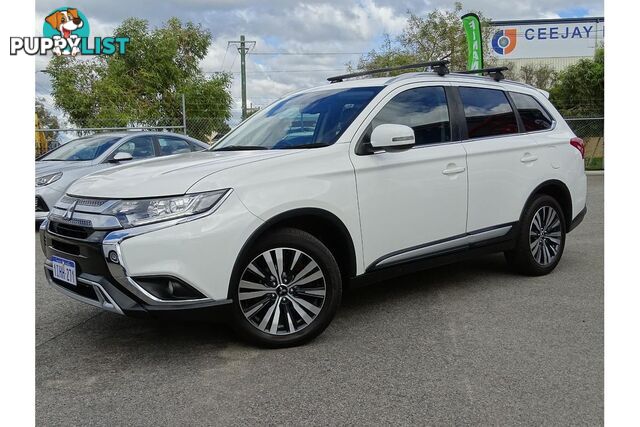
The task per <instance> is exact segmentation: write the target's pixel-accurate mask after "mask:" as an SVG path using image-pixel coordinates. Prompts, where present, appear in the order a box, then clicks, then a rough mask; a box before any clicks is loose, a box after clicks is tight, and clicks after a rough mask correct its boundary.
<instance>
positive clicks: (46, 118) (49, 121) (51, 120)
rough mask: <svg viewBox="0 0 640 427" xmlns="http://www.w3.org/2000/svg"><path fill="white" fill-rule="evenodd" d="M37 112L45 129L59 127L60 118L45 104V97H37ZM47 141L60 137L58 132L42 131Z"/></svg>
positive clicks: (41, 125)
mask: <svg viewBox="0 0 640 427" xmlns="http://www.w3.org/2000/svg"><path fill="white" fill-rule="evenodd" d="M35 107H36V114H37V115H38V120H39V122H40V123H39V126H40V127H41V128H43V129H45V128H46V129H59V128H60V123H59V122H58V118H57V117H56V116H54V115H53V114H52V113H51V111H49V110H48V109H47V107H46V106H45V105H44V98H36V104H35ZM42 133H43V134H44V135H45V137H46V139H47V141H48V142H51V141H55V139H56V138H57V137H58V132H57V131H54V132H42Z"/></svg>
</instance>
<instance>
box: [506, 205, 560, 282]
mask: <svg viewBox="0 0 640 427" xmlns="http://www.w3.org/2000/svg"><path fill="white" fill-rule="evenodd" d="M565 239H566V223H565V218H564V215H563V213H562V209H561V208H560V205H559V204H558V202H557V201H556V200H555V199H554V198H553V197H550V196H547V195H540V196H538V197H536V198H535V199H534V200H533V202H532V203H531V204H530V205H529V207H528V208H527V210H526V211H525V213H524V215H523V218H522V221H521V224H520V231H519V233H518V237H517V244H516V248H515V249H513V250H511V251H509V252H505V256H506V259H507V262H508V263H509V265H510V266H511V267H512V268H513V269H514V270H516V271H517V272H519V273H522V274H526V275H529V276H541V275H544V274H548V273H550V272H551V271H553V269H554V268H556V266H557V265H558V262H560V258H561V257H562V253H563V251H564V244H565Z"/></svg>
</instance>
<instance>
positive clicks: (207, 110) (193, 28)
mask: <svg viewBox="0 0 640 427" xmlns="http://www.w3.org/2000/svg"><path fill="white" fill-rule="evenodd" d="M114 36H115V37H129V38H130V40H131V41H130V42H129V44H128V45H127V51H126V53H125V54H124V55H120V54H118V53H116V54H114V55H111V56H96V57H93V58H90V59H87V58H73V57H64V56H61V57H56V58H53V59H52V60H51V61H50V63H49V65H48V67H47V70H46V71H47V72H48V73H49V74H50V76H51V80H52V86H53V91H52V95H53V97H54V100H55V104H56V106H57V107H58V108H60V109H62V110H63V111H64V112H65V113H66V114H67V116H68V117H69V121H70V122H72V123H73V124H75V125H77V126H79V127H125V126H159V127H161V126H169V125H174V126H175V125H182V94H185V100H186V111H187V114H188V115H192V116H197V117H204V118H207V120H206V121H203V122H202V123H201V126H198V127H197V128H195V127H194V128H192V129H189V126H187V130H188V133H189V134H190V135H191V136H194V137H196V138H203V137H204V135H207V134H209V133H210V132H211V131H214V130H216V131H223V130H225V129H227V128H228V127H227V126H226V123H225V121H226V120H227V119H229V118H230V117H231V112H230V109H231V102H232V99H231V95H230V93H229V86H230V84H231V78H230V75H228V74H218V75H214V76H211V77H206V76H205V75H204V74H203V73H202V71H201V70H200V68H199V63H200V61H201V60H202V59H203V58H204V57H205V56H206V54H207V51H208V48H209V45H210V44H211V34H210V33H209V31H207V30H205V29H203V28H202V27H201V26H200V25H195V24H192V23H190V22H189V23H186V24H183V23H181V22H180V20H179V19H177V18H171V19H169V20H168V21H167V22H166V23H165V24H164V25H163V26H162V27H160V28H154V29H150V28H149V24H148V22H147V21H145V20H142V19H136V18H129V19H127V20H125V21H124V22H123V23H122V24H121V25H120V26H119V27H118V28H116V29H115V31H114Z"/></svg>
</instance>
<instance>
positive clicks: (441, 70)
mask: <svg viewBox="0 0 640 427" xmlns="http://www.w3.org/2000/svg"><path fill="white" fill-rule="evenodd" d="M448 63H449V61H446V60H443V61H430V62H418V63H416V64H407V65H400V66H398V67H387V68H377V69H375V70H368V71H358V72H357V73H349V74H342V75H339V76H334V77H329V78H328V79H327V80H328V81H329V82H331V83H338V82H341V81H343V80H344V79H350V78H353V77H362V76H370V75H372V74H378V73H386V72H389V71H399V70H408V69H411V68H431V69H433V71H435V72H436V73H438V75H439V76H444V75H445V74H448V73H449V69H448V68H447V64H448Z"/></svg>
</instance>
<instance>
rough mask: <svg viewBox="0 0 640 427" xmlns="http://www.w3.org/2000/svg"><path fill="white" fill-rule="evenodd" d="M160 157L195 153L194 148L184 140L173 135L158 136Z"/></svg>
mask: <svg viewBox="0 0 640 427" xmlns="http://www.w3.org/2000/svg"><path fill="white" fill-rule="evenodd" d="M156 141H157V142H158V153H159V154H158V155H159V156H170V155H172V154H183V153H190V152H192V151H194V149H193V146H192V145H191V144H190V143H189V142H188V141H187V140H185V139H184V138H180V137H178V136H173V135H158V136H156Z"/></svg>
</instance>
